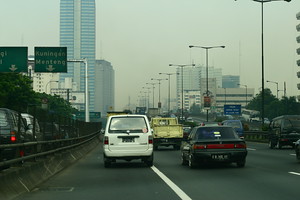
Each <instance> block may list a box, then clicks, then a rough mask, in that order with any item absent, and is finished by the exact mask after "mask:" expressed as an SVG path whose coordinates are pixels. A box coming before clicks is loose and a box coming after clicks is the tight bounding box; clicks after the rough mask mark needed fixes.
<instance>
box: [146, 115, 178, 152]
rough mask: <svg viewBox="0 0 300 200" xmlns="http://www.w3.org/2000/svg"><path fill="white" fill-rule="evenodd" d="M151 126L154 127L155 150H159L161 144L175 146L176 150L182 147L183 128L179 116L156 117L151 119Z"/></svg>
mask: <svg viewBox="0 0 300 200" xmlns="http://www.w3.org/2000/svg"><path fill="white" fill-rule="evenodd" d="M151 128H152V129H153V139H154V140H153V145H154V150H157V149H158V147H159V146H173V147H174V149H176V150H179V149H180V145H181V141H182V140H183V128H182V125H181V124H179V123H178V120H177V118H171V117H168V118H164V117H154V118H152V119H151Z"/></svg>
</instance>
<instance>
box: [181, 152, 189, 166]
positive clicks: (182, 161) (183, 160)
mask: <svg viewBox="0 0 300 200" xmlns="http://www.w3.org/2000/svg"><path fill="white" fill-rule="evenodd" d="M181 164H182V165H188V164H189V162H188V161H187V160H186V159H185V157H184V155H183V153H182V154H181Z"/></svg>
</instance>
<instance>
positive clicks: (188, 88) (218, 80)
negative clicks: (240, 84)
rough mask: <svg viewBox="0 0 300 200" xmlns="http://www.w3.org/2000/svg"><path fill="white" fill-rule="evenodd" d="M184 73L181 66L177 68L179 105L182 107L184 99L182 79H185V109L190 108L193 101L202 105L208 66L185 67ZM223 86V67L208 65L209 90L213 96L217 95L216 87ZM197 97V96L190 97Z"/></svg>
mask: <svg viewBox="0 0 300 200" xmlns="http://www.w3.org/2000/svg"><path fill="white" fill-rule="evenodd" d="M182 70H183V74H181V68H177V79H176V85H177V105H178V108H181V99H182V97H181V96H182V79H183V96H184V109H189V106H190V105H191V104H193V103H195V104H196V105H201V102H202V101H203V99H204V98H203V94H204V93H206V83H207V81H206V80H207V77H206V67H203V66H196V67H184V68H183V69H182ZM218 87H222V69H221V68H214V67H208V90H209V94H210V96H211V97H215V96H216V89H217V88H218ZM190 97H195V98H190Z"/></svg>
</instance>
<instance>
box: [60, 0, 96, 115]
mask: <svg viewBox="0 0 300 200" xmlns="http://www.w3.org/2000/svg"><path fill="white" fill-rule="evenodd" d="M95 15H96V11H95V0H60V46H62V47H67V52H68V60H70V59H72V60H75V59H77V60H82V59H84V58H86V59H87V63H88V90H89V110H90V111H95V112H99V111H98V110H95V57H96V42H95V40H96V31H95V29H96V25H95V18H96V17H95ZM85 78H86V76H85V65H84V64H83V63H80V62H79V63H76V62H68V73H61V74H60V82H61V83H63V84H61V87H62V88H67V87H69V86H67V85H68V84H67V83H66V82H65V80H70V79H71V80H72V82H73V83H72V92H76V94H79V95H80V93H81V96H82V94H84V92H85ZM79 109H80V110H84V109H85V107H84V102H83V103H81V105H80V106H79Z"/></svg>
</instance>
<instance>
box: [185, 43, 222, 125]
mask: <svg viewBox="0 0 300 200" xmlns="http://www.w3.org/2000/svg"><path fill="white" fill-rule="evenodd" d="M194 47H195V48H202V49H205V51H206V96H207V97H208V96H209V92H208V50H209V49H213V48H225V46H194V45H190V46H189V48H194ZM206 121H207V122H208V109H207V110H206Z"/></svg>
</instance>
